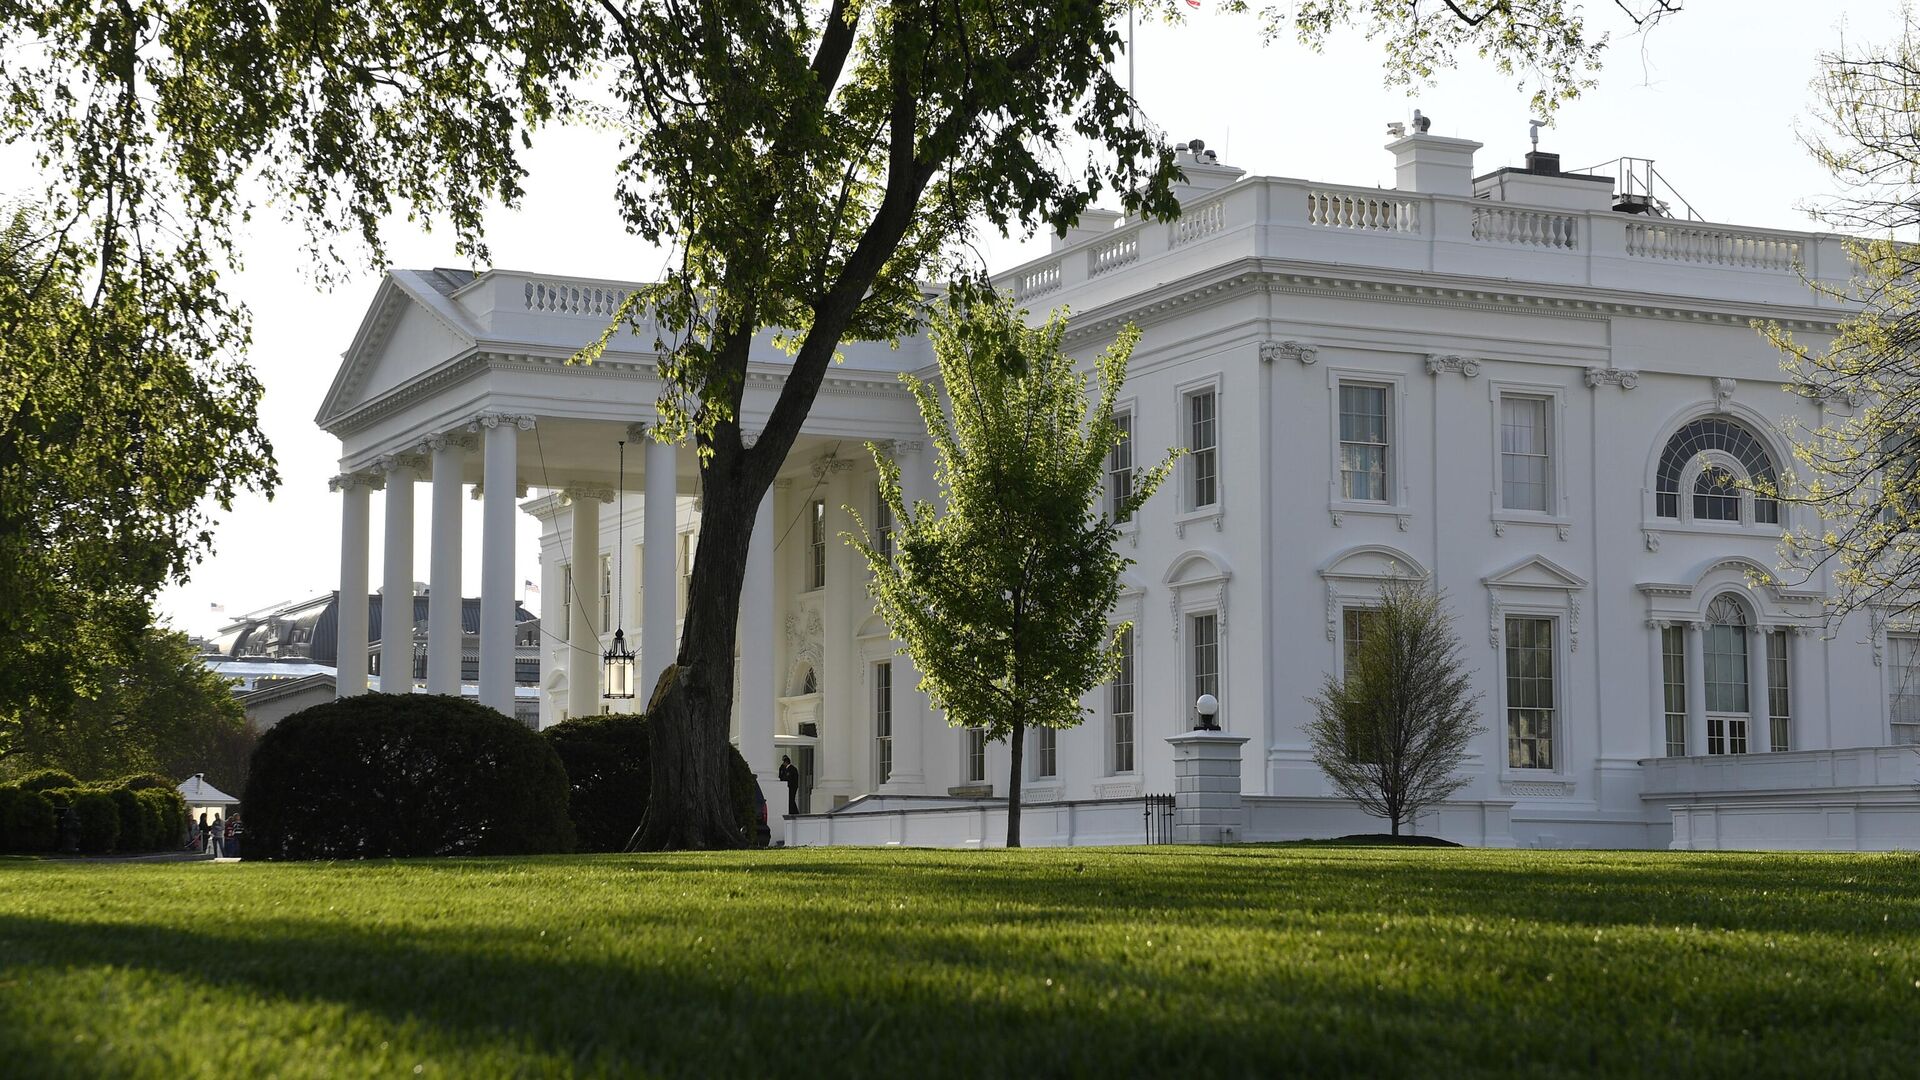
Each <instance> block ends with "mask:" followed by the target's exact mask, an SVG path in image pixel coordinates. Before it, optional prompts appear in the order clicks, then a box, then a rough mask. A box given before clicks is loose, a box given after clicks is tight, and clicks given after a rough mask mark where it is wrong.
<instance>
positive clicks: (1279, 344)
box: [1260, 341, 1320, 365]
mask: <svg viewBox="0 0 1920 1080" xmlns="http://www.w3.org/2000/svg"><path fill="white" fill-rule="evenodd" d="M1319 353H1320V347H1319V346H1318V345H1309V344H1307V343H1306V342H1304V341H1263V342H1261V343H1260V362H1261V363H1263V364H1271V363H1273V362H1274V361H1275V360H1287V359H1292V360H1298V361H1300V362H1301V363H1302V364H1307V365H1312V364H1315V363H1317V362H1319V360H1320V356H1319Z"/></svg>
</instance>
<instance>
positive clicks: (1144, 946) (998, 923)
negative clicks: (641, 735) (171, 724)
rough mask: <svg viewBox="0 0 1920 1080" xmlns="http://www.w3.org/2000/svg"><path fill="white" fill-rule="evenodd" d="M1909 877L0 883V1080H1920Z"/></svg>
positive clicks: (1480, 858) (896, 863) (540, 871)
mask: <svg viewBox="0 0 1920 1080" xmlns="http://www.w3.org/2000/svg"><path fill="white" fill-rule="evenodd" d="M1917 890H1920V859H1915V858H1912V857H1901V856H1813V855H1741V854H1723V855H1715V856H1711V857H1707V856H1687V855H1670V854H1665V853H1615V852H1602V853H1584V852H1583V853H1566V852H1560V853H1533V852H1493V851H1473V850H1436V849H1417V850H1402V849H1369V848H1330V847H1291V848H1289V847H1280V848H1253V847H1246V848H1228V849H1169V848H1154V849H1133V850H1092V851H1089V850H1081V851H1028V852H1014V853H1007V852H935V851H887V852H875V851H850V850H812V851H794V852H783V851H772V852H754V853H738V854H724V855H709V856H671V857H638V856H592V857H587V856H581V857H571V858H559V857H556V858H540V859H497V860H481V859H475V860H448V861H442V862H430V863H429V862H420V863H372V864H351V865H349V864H342V865H259V864H242V865H209V864H180V863H176V864H162V865H128V864H91V865H89V864H81V863H56V862H32V861H12V862H0V1075H4V1076H8V1077H28V1076H42V1075H61V1076H81V1075H143V1076H155V1077H176V1076H208V1077H220V1078H223V1080H232V1078H239V1077H250V1076H259V1075H266V1074H274V1073H277V1074H279V1075H283V1076H306V1075H323V1074H324V1075H333V1076H345V1077H353V1076H363V1075H374V1074H380V1075H388V1074H396V1075H402V1076H410V1075H414V1074H422V1075H440V1076H460V1077H473V1076H491V1075H502V1074H515V1075H554V1074H562V1073H569V1072H583V1073H623V1074H636V1073H646V1074H668V1075H704V1076H722V1077H726V1076H735V1077H739V1076H747V1077H759V1076H769V1077H797V1076H807V1075H814V1074H824V1075H868V1076H875V1075H882V1076H894V1077H917V1076H937V1075H949V1076H995V1075H1047V1076H1052V1075H1086V1076H1098V1077H1105V1076H1112V1075H1144V1074H1154V1075H1186V1074H1189V1073H1190V1072H1193V1071H1196V1070H1197V1071H1198V1073H1203V1074H1211V1075H1245V1076H1254V1075H1258V1076H1284V1075H1297V1074H1299V1073H1300V1072H1301V1071H1303V1070H1305V1071H1311V1072H1314V1073H1321V1074H1333V1073H1344V1074H1349V1075H1359V1074H1375V1075H1378V1074H1395V1075H1408V1076H1421V1077H1454V1076H1468V1075H1511V1076H1528V1077H1537V1076H1552V1075H1557V1074H1571V1073H1606V1074H1613V1075H1620V1074H1647V1075H1677V1076H1692V1075H1714V1076H1739V1077H1743V1078H1744V1077H1751V1076H1766V1075H1772V1076H1804V1077H1824V1076H1834V1075H1857V1076H1895V1075H1904V1076H1913V1075H1916V1072H1917V1071H1920V898H1917V897H1916V891H1917Z"/></svg>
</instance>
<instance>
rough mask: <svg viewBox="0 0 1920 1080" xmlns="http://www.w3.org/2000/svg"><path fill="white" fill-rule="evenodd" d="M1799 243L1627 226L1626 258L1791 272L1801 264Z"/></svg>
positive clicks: (1727, 232) (1667, 226) (1688, 228)
mask: <svg viewBox="0 0 1920 1080" xmlns="http://www.w3.org/2000/svg"><path fill="white" fill-rule="evenodd" d="M1801 243H1802V242H1801V241H1800V240H1798V239H1795V238H1793V237H1789V236H1772V235H1768V234H1766V233H1749V232H1735V231H1733V230H1731V229H1710V228H1702V227H1699V226H1695V225H1687V224H1683V223H1681V222H1674V221H1659V222H1654V221H1647V222H1634V223H1632V224H1629V225H1628V226H1627V254H1628V255H1631V256H1634V257H1636V258H1641V259H1666V260H1669V261H1672V262H1686V263H1705V264H1707V265H1712V266H1742V267H1749V268H1752V269H1757V270H1792V269H1793V268H1794V267H1796V266H1798V265H1799V264H1800V253H1801Z"/></svg>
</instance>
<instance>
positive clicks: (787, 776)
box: [780, 754, 800, 814]
mask: <svg viewBox="0 0 1920 1080" xmlns="http://www.w3.org/2000/svg"><path fill="white" fill-rule="evenodd" d="M780 779H781V780H783V781H785V782H786V785H787V813H788V814H798V813H799V812H800V770H799V769H797V768H795V767H794V764H793V758H792V757H791V756H789V755H787V754H781V755H780Z"/></svg>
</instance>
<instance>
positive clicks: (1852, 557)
mask: <svg viewBox="0 0 1920 1080" xmlns="http://www.w3.org/2000/svg"><path fill="white" fill-rule="evenodd" d="M1814 93H1815V99H1816V115H1817V116H1818V118H1819V120H1820V121H1821V122H1822V126H1823V127H1824V129H1825V130H1824V132H1821V131H1816V132H1814V133H1811V134H1809V135H1807V136H1806V137H1805V141H1806V143H1807V146H1808V148H1809V149H1810V150H1811V151H1812V153H1813V154H1814V156H1815V157H1816V158H1817V159H1818V160H1819V161H1820V162H1821V164H1823V165H1824V166H1825V167H1826V168H1827V169H1828V171H1829V172H1831V173H1832V174H1833V176H1834V177H1835V178H1836V179H1838V180H1839V181H1840V182H1841V183H1842V184H1843V186H1844V188H1845V194H1843V195H1841V196H1840V197H1837V198H1835V199H1833V200H1831V201H1829V202H1827V203H1825V204H1823V205H1821V206H1818V207H1816V208H1815V209H1816V211H1817V213H1818V214H1819V216H1820V217H1821V218H1822V219H1823V220H1825V221H1827V222H1828V223H1831V224H1833V225H1835V226H1837V227H1840V228H1844V229H1848V230H1855V231H1859V232H1863V233H1867V234H1869V236H1868V237H1867V238H1862V239H1850V240H1848V241H1847V251H1848V254H1849V256H1850V257H1851V258H1852V261H1853V263H1854V274H1853V277H1852V279H1851V280H1850V281H1848V282H1845V283H1840V284H1835V283H1830V282H1810V283H1809V284H1810V285H1811V286H1812V287H1813V288H1814V289H1816V290H1818V291H1820V292H1823V293H1825V294H1826V295H1829V296H1832V297H1834V298H1836V299H1839V300H1841V301H1843V302H1844V303H1845V304H1847V305H1848V307H1849V308H1850V313H1849V314H1847V315H1846V316H1845V317H1843V318H1842V319H1840V321H1839V325H1838V328H1837V331H1836V333H1835V334H1834V336H1833V339H1832V340H1831V341H1830V342H1828V343H1827V344H1826V345H1825V346H1824V347H1814V346H1809V345H1807V344H1804V343H1802V342H1800V341H1798V340H1796V339H1795V338H1794V336H1793V335H1792V334H1791V333H1789V332H1788V331H1786V330H1785V329H1784V328H1782V327H1781V326H1780V325H1779V324H1778V323H1768V324H1765V325H1764V327H1763V329H1764V332H1765V333H1766V335H1767V337H1768V339H1769V340H1770V341H1772V342H1773V343H1774V344H1775V345H1776V346H1777V347H1779V348H1780V349H1781V350H1782V351H1783V352H1784V354H1785V360H1784V365H1783V366H1784V367H1785V368H1786V370H1787V371H1788V372H1789V375H1790V378H1791V384H1792V388H1793V389H1795V390H1797V391H1798V392H1800V393H1802V394H1804V395H1806V396H1807V397H1809V398H1812V399H1815V400H1818V401H1822V402H1832V403H1834V404H1835V405H1836V406H1840V408H1836V409H1834V410H1831V411H1823V419H1822V420H1821V421H1820V422H1818V423H1817V424H1815V425H1812V426H1811V427H1809V426H1808V425H1806V424H1803V423H1797V422H1790V424H1789V437H1790V438H1791V439H1792V441H1793V444H1794V445H1793V451H1794V457H1795V459H1796V460H1797V462H1798V463H1799V466H1800V469H1799V471H1798V472H1797V473H1796V474H1795V475H1789V476H1783V477H1782V478H1781V481H1780V484H1779V488H1780V490H1779V491H1777V492H1776V491H1774V490H1771V489H1768V488H1767V487H1766V486H1765V485H1760V484H1755V485H1750V486H1752V487H1753V488H1754V490H1755V492H1756V494H1760V495H1768V496H1773V495H1778V496H1779V498H1780V499H1781V501H1782V502H1784V503H1787V504H1790V505H1799V506H1804V507H1808V508H1809V509H1811V510H1812V511H1813V514H1812V515H1811V516H1812V517H1814V518H1816V519H1817V523H1816V524H1812V525H1804V524H1803V525H1801V526H1799V527H1798V528H1795V529H1791V530H1789V532H1788V533H1787V537H1786V543H1785V545H1784V560H1783V563H1784V564H1783V566H1782V568H1781V569H1782V573H1783V575H1786V576H1794V577H1798V578H1800V579H1803V580H1804V579H1812V578H1817V577H1818V576H1820V575H1821V574H1822V573H1823V572H1827V571H1831V582H1832V584H1831V586H1830V588H1829V589H1828V590H1827V593H1826V604H1827V608H1828V612H1829V614H1830V615H1831V616H1833V617H1836V618H1837V617H1839V616H1842V615H1845V614H1847V613H1848V612H1851V611H1854V610H1857V609H1860V608H1862V607H1865V606H1867V605H1874V606H1877V607H1883V608H1885V609H1886V610H1888V611H1892V612H1897V613H1901V614H1910V613H1911V612H1912V611H1913V610H1914V608H1915V607H1916V605H1920V439H1917V438H1916V437H1917V436H1920V248H1916V247H1915V246H1914V244H1912V243H1911V242H1908V241H1902V240H1899V239H1897V238H1896V236H1897V234H1898V233H1900V232H1905V231H1909V230H1911V229H1913V228H1914V227H1915V226H1920V112H1916V111H1915V109H1914V102H1915V101H1916V100H1920V28H1917V26H1916V23H1915V20H1914V16H1913V14H1912V12H1911V11H1909V12H1908V13H1907V15H1906V18H1905V20H1904V24H1903V28H1902V32H1901V34H1900V37H1899V39H1898V40H1897V41H1896V42H1894V43H1893V44H1892V45H1890V46H1871V45H1870V46H1855V45H1851V44H1843V45H1842V46H1841V48H1840V49H1838V50H1837V51H1834V52H1831V53H1828V54H1825V55H1823V56H1822V57H1821V71H1820V75H1819V76H1818V77H1817V78H1816V79H1815V81H1814Z"/></svg>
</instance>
